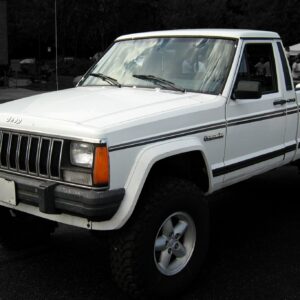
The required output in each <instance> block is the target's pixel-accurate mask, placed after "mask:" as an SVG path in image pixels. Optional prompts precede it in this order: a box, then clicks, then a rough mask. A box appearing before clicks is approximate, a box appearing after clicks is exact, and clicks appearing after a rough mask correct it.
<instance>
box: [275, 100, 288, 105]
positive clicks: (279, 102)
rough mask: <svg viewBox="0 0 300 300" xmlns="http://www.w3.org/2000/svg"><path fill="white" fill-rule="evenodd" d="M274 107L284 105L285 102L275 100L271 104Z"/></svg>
mask: <svg viewBox="0 0 300 300" xmlns="http://www.w3.org/2000/svg"><path fill="white" fill-rule="evenodd" d="M273 104H274V105H284V104H286V100H284V99H282V100H275V101H274V102H273Z"/></svg>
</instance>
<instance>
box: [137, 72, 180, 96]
mask: <svg viewBox="0 0 300 300" xmlns="http://www.w3.org/2000/svg"><path fill="white" fill-rule="evenodd" d="M132 76H133V77H135V78H138V79H142V80H148V81H151V82H153V83H154V84H157V85H159V86H161V87H163V88H166V87H170V88H172V89H173V90H175V91H180V92H182V93H185V89H184V88H182V87H179V86H177V85H176V84H175V83H174V82H172V81H169V80H166V79H163V78H160V77H157V76H154V75H138V74H134V75H132Z"/></svg>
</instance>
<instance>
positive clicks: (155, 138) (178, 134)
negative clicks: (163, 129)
mask: <svg viewBox="0 0 300 300" xmlns="http://www.w3.org/2000/svg"><path fill="white" fill-rule="evenodd" d="M297 112H298V108H297V107H296V106H295V107H293V108H289V109H287V110H286V109H283V110H277V111H275V112H269V113H263V114H258V115H255V116H251V117H243V118H238V119H233V120H230V121H228V122H227V123H226V122H219V123H214V124H210V125H205V126H200V127H195V128H190V129H186V130H182V131H176V132H171V133H167V134H163V135H158V136H153V137H149V138H145V139H140V140H136V141H132V142H127V143H123V144H117V145H113V146H110V147H109V151H110V152H113V151H117V150H123V149H127V148H133V147H137V146H143V145H147V144H151V143H156V142H160V141H165V140H169V139H174V138H178V137H182V136H187V135H192V134H196V133H201V132H205V131H209V130H216V129H222V128H226V124H227V126H236V125H241V124H247V123H252V122H259V121H263V120H267V119H272V118H278V117H283V116H285V115H286V114H288V115H290V114H294V113H297Z"/></svg>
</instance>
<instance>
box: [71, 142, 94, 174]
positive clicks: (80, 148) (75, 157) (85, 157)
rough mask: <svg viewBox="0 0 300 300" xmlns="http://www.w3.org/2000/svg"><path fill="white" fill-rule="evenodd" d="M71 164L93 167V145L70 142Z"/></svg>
mask: <svg viewBox="0 0 300 300" xmlns="http://www.w3.org/2000/svg"><path fill="white" fill-rule="evenodd" d="M70 160H71V164H72V165H75V166H78V167H86V168H92V167H93V160H94V145H92V144H87V143H79V142H72V143H71V145H70Z"/></svg>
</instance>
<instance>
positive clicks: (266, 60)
mask: <svg viewBox="0 0 300 300" xmlns="http://www.w3.org/2000/svg"><path fill="white" fill-rule="evenodd" d="M240 80H250V81H259V82H260V83H261V88H262V92H263V94H269V93H275V92H278V86H277V75H276V67H275V59H274V53H273V47H272V44H271V43H268V44H262V43H260V44H247V45H246V46H245V48H244V53H243V56H242V60H241V64H240V68H239V72H238V77H237V82H239V81H240Z"/></svg>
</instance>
